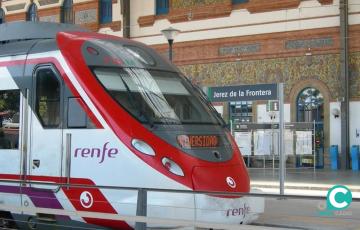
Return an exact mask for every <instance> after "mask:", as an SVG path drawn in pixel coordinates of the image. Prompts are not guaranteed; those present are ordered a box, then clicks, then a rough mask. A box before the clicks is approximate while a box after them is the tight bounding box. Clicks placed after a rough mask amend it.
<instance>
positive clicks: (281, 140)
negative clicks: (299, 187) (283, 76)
mask: <svg viewBox="0 0 360 230" xmlns="http://www.w3.org/2000/svg"><path fill="white" fill-rule="evenodd" d="M278 97H279V157H280V162H279V177H280V178H279V180H280V195H284V190H285V189H284V187H285V167H286V161H285V145H284V144H285V143H284V127H285V124H284V83H279V84H278Z"/></svg>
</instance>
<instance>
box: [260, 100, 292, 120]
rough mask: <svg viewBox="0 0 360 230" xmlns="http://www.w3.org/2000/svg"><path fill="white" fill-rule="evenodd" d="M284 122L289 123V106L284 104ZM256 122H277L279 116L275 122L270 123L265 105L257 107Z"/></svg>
mask: <svg viewBox="0 0 360 230" xmlns="http://www.w3.org/2000/svg"><path fill="white" fill-rule="evenodd" d="M284 120H285V122H290V121H291V118H290V104H284ZM257 122H258V123H263V122H279V116H277V117H276V118H275V120H273V121H271V119H270V117H269V115H268V112H266V104H261V105H257Z"/></svg>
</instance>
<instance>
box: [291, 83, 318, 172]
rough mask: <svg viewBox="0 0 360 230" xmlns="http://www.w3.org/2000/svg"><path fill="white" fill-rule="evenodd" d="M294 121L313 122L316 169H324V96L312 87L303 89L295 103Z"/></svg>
mask: <svg viewBox="0 0 360 230" xmlns="http://www.w3.org/2000/svg"><path fill="white" fill-rule="evenodd" d="M296 121H297V122H315V154H316V167H317V168H323V167H324V96H323V95H322V94H321V92H320V91H319V90H318V89H316V88H314V87H307V88H304V89H303V90H302V91H301V92H300V93H299V95H298V97H297V101H296Z"/></svg>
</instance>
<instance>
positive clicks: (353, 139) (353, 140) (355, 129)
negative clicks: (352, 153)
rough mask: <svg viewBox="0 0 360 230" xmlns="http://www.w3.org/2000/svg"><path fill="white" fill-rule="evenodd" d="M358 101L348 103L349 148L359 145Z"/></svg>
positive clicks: (359, 107) (359, 105) (359, 120)
mask: <svg viewBox="0 0 360 230" xmlns="http://www.w3.org/2000/svg"><path fill="white" fill-rule="evenodd" d="M356 133H358V134H359V135H360V101H353V102H350V146H352V145H360V136H358V137H357V136H356Z"/></svg>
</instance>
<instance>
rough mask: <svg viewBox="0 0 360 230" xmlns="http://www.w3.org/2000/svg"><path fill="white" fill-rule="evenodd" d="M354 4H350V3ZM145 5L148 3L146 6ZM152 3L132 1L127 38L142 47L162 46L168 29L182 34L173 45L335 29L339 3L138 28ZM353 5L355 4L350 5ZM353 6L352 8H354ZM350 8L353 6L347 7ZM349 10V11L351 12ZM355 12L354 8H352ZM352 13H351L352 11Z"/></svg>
mask: <svg viewBox="0 0 360 230" xmlns="http://www.w3.org/2000/svg"><path fill="white" fill-rule="evenodd" d="M352 1H353V2H354V0H352ZM145 2H150V3H146V4H145ZM154 2H155V1H149V0H134V1H132V6H131V7H132V11H131V13H132V18H131V22H132V23H131V24H132V26H131V31H132V32H131V36H132V37H133V38H134V39H135V40H138V41H141V42H144V43H146V44H161V43H166V40H165V39H164V38H163V36H162V35H161V33H160V31H161V30H162V29H164V28H167V27H169V26H170V25H171V26H173V27H175V28H177V29H179V30H181V31H182V32H181V33H180V34H179V36H178V37H177V38H176V41H177V42H184V41H194V40H202V39H215V38H224V37H234V36H246V35H255V34H264V33H275V32H285V31H296V30H305V29H315V28H326V27H335V26H339V21H340V20H339V0H334V3H333V4H332V5H321V4H320V3H319V2H318V1H317V0H310V1H302V2H301V4H300V6H299V8H297V9H289V10H279V11H272V12H263V13H254V14H251V13H249V12H248V11H247V10H246V9H240V10H233V11H232V13H231V15H230V16H229V17H223V18H213V19H207V20H196V21H186V22H180V23H174V24H170V22H169V21H168V20H167V19H162V20H156V21H155V24H154V25H153V26H150V27H139V25H138V24H137V20H138V17H139V16H145V15H151V14H154V9H155V5H154ZM354 4H355V3H354ZM355 6H357V5H354V7H355ZM351 7H353V6H351ZM351 9H352V8H351ZM354 9H355V8H354ZM354 13H355V11H354ZM359 18H360V17H359V11H356V14H354V15H351V18H350V19H349V21H350V23H357V21H360V19H359Z"/></svg>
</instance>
